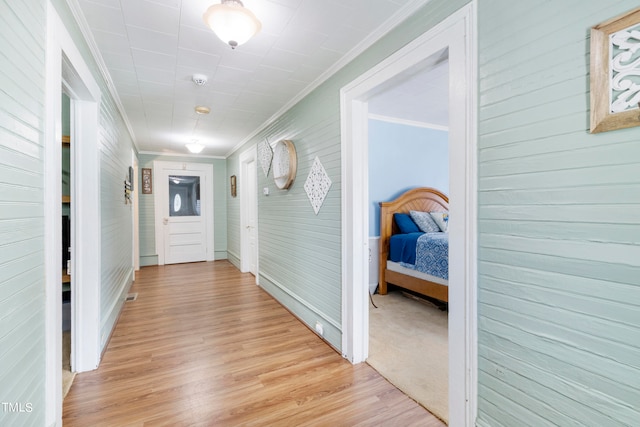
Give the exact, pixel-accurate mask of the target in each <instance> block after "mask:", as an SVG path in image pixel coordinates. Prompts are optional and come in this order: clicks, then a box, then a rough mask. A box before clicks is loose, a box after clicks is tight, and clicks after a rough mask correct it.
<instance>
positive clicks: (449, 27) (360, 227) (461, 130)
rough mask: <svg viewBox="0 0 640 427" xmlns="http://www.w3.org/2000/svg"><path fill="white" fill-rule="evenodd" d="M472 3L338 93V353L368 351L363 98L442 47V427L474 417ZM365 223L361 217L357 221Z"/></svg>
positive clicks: (358, 355)
mask: <svg viewBox="0 0 640 427" xmlns="http://www.w3.org/2000/svg"><path fill="white" fill-rule="evenodd" d="M476 16H477V14H476V2H475V0H472V1H471V3H470V4H468V5H467V6H464V7H463V8H461V9H460V10H458V11H457V12H455V13H453V14H452V15H450V16H449V17H448V18H446V19H445V20H444V21H442V22H441V23H439V24H438V25H436V26H435V27H434V28H432V29H431V30H429V31H427V32H426V33H424V34H423V35H421V36H419V37H418V38H417V39H415V40H414V41H412V42H411V43H409V44H407V45H406V46H405V47H403V48H402V49H400V50H399V51H397V52H396V53H395V54H393V55H391V56H390V57H388V58H387V59H385V60H384V61H382V62H380V63H379V64H378V65H376V66H375V67H373V68H372V69H371V70H369V71H367V72H366V73H364V74H362V75H361V76H360V77H358V78H357V79H355V80H354V81H353V82H352V83H350V84H348V85H346V86H345V87H344V88H343V89H342V90H341V91H340V107H341V112H340V114H341V135H342V141H341V145H342V177H343V192H342V224H343V228H342V229H343V231H342V241H343V244H342V319H343V321H342V352H343V355H344V357H345V358H347V359H348V360H350V361H351V362H352V363H360V362H363V361H365V360H366V358H367V356H368V351H369V310H368V304H369V299H368V291H369V290H368V279H367V277H368V238H369V236H368V223H369V222H368V191H367V189H368V129H367V128H368V105H367V100H368V98H369V97H370V96H371V95H373V94H374V93H375V90H376V89H377V88H379V87H381V85H383V84H384V83H385V82H387V81H389V79H391V78H393V77H394V76H396V75H398V74H399V73H401V72H403V71H404V70H407V69H409V68H411V67H413V66H415V65H416V64H418V63H420V62H422V61H424V60H425V59H427V58H429V57H430V56H432V55H433V54H435V53H436V52H438V51H441V50H442V49H445V48H448V49H449V98H450V99H449V105H450V107H449V108H450V114H449V117H450V123H449V129H450V131H449V162H450V165H459V166H457V167H451V166H450V168H449V171H450V172H449V175H450V176H449V182H450V189H449V191H450V201H451V202H450V212H451V217H452V218H454V220H452V221H451V224H450V233H449V234H450V238H449V240H450V242H449V246H450V248H449V252H450V268H449V283H450V284H454V286H451V287H450V288H449V425H454V426H473V425H474V422H475V418H476V413H477V320H476V317H477V314H476V313H477V309H476V301H477V295H476V293H477V290H476V286H477V283H476V282H477V249H476V246H477V244H476V242H477V107H476V93H477V83H476V82H477V36H476ZM363 219H364V220H363Z"/></svg>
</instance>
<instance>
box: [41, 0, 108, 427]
mask: <svg viewBox="0 0 640 427" xmlns="http://www.w3.org/2000/svg"><path fill="white" fill-rule="evenodd" d="M46 82H47V84H46V87H47V91H46V99H45V102H46V108H45V111H46V112H47V114H46V125H45V126H46V132H45V135H44V147H45V154H44V169H45V179H44V194H45V196H44V212H45V213H46V214H45V219H44V223H45V224H44V225H45V248H44V253H45V290H46V314H45V316H46V322H45V323H46V326H45V330H46V339H45V342H46V350H45V358H46V365H45V388H46V393H45V396H46V413H45V418H46V422H45V423H46V424H47V425H54V424H59V423H60V420H61V418H62V371H61V369H60V367H61V366H62V327H61V324H62V298H61V295H62V280H61V277H60V273H61V268H60V267H61V265H62V253H61V252H62V251H61V248H62V225H61V220H60V219H61V217H62V204H61V200H62V174H61V169H62V168H61V161H62V155H61V153H62V150H61V149H60V144H61V141H62V123H61V120H62V112H61V106H62V93H63V92H64V93H66V94H67V95H68V96H69V98H70V99H71V101H70V117H71V118H72V120H71V125H70V132H69V133H70V139H71V151H72V153H71V156H70V169H71V173H72V174H73V176H74V177H73V182H74V185H73V188H71V192H70V198H71V200H72V201H73V203H72V204H71V206H70V216H71V218H74V223H73V226H72V233H71V242H70V244H71V250H72V253H71V258H72V260H73V262H72V264H71V277H73V279H72V281H71V285H70V288H71V295H72V299H71V310H70V315H71V351H70V353H71V367H72V369H73V371H75V372H83V371H88V370H92V369H95V368H96V367H97V366H98V364H99V362H100V350H101V347H100V344H101V341H100V316H99V313H100V283H101V280H100V275H101V267H100V258H101V253H100V249H101V245H100V231H101V227H100V163H99V160H100V156H99V146H98V128H99V126H98V117H99V111H100V108H99V107H100V99H101V92H100V89H99V87H98V85H97V84H96V82H95V79H94V78H93V75H92V74H91V71H90V70H89V68H88V66H87V65H86V63H85V62H84V59H83V57H82V55H81V54H80V52H79V50H78V49H77V47H76V46H75V44H74V42H73V39H72V38H71V36H70V35H69V33H68V32H67V30H66V28H65V26H64V24H63V23H62V20H61V19H60V17H59V16H58V14H57V12H56V11H55V8H53V6H51V5H50V4H49V6H48V7H47V47H46Z"/></svg>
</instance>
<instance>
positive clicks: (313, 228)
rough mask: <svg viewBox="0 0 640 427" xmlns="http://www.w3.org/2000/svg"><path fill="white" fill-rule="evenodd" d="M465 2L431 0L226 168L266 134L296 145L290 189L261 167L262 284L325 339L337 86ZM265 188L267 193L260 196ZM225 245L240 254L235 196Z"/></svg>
mask: <svg viewBox="0 0 640 427" xmlns="http://www.w3.org/2000/svg"><path fill="white" fill-rule="evenodd" d="M464 4H466V1H444V0H433V1H431V2H429V3H428V4H427V5H426V6H424V7H423V8H421V9H420V10H419V11H418V12H416V13H415V14H414V15H412V16H411V17H410V18H408V19H407V20H406V21H405V22H404V23H403V24H402V25H400V26H399V27H397V28H396V29H394V30H393V31H391V32H390V33H389V34H387V35H386V36H385V37H384V38H382V39H381V40H379V41H378V42H377V43H375V44H374V45H373V46H372V47H370V48H369V49H367V50H366V51H365V52H363V53H362V54H361V55H360V56H358V58H356V59H355V60H354V61H352V62H351V63H349V64H348V65H346V66H345V67H343V68H342V69H341V70H340V71H338V72H337V73H336V74H335V75H333V76H332V77H331V78H330V79H329V80H327V81H326V82H324V83H323V84H322V85H321V86H319V87H318V88H317V89H315V90H314V91H313V92H312V93H310V94H309V95H308V96H306V97H305V98H304V99H303V100H301V101H300V102H299V103H298V104H296V105H295V106H294V107H293V108H291V109H290V110H289V111H287V112H286V113H285V114H283V115H282V116H280V117H278V118H277V119H276V120H275V121H274V122H273V123H272V124H271V125H270V126H269V127H268V128H267V129H265V130H264V131H262V132H260V133H259V134H258V135H256V137H255V138H253V139H252V140H251V141H249V142H247V144H246V145H245V146H243V147H242V148H241V149H239V150H237V151H236V152H235V153H234V154H233V155H231V156H230V157H229V158H228V159H227V169H228V171H229V174H234V173H236V174H237V172H238V157H239V155H240V153H241V152H242V151H243V150H245V149H246V148H248V147H249V146H251V145H255V144H256V143H257V142H258V141H260V140H263V139H264V138H268V140H269V141H270V142H271V143H272V144H275V142H277V141H278V140H280V139H290V140H292V141H293V142H294V144H295V145H296V150H297V156H298V173H297V177H296V180H295V182H294V183H293V185H292V187H291V188H290V189H289V190H288V191H285V190H278V189H277V188H276V187H275V185H274V183H273V177H272V174H271V173H270V174H269V176H268V177H265V176H264V174H263V173H262V170H261V169H260V168H259V170H258V191H259V193H260V196H259V198H258V228H259V231H258V236H259V238H258V240H259V282H260V285H261V286H262V287H264V288H265V289H266V290H267V291H268V292H269V293H271V294H272V295H274V296H275V297H276V298H277V299H278V300H279V301H280V302H281V303H283V304H284V305H285V306H286V307H287V308H288V309H289V310H291V311H292V312H293V313H294V314H296V315H297V316H298V317H299V318H300V319H302V320H303V321H304V322H305V323H307V324H308V325H310V326H311V327H314V325H315V322H316V321H320V322H321V323H323V324H324V331H325V339H326V340H327V341H328V342H329V343H330V344H332V345H333V346H334V347H336V348H338V349H340V347H341V345H342V344H341V339H342V337H341V335H342V332H341V323H342V320H341V298H342V283H341V256H342V255H341V250H342V249H341V220H340V209H341V207H340V203H341V201H340V197H341V196H340V194H341V176H340V173H341V172H340V170H341V163H340V162H341V159H340V156H341V154H340V152H341V148H340V89H341V88H342V87H343V86H345V85H346V84H348V83H350V82H351V81H353V80H354V79H355V78H357V77H358V76H360V75H361V74H362V73H364V72H366V71H367V70H369V69H370V68H371V67H373V66H374V65H376V64H377V63H379V62H380V61H382V60H383V59H384V58H386V57H388V56H389V55H391V54H392V53H394V52H395V51H397V50H398V49H400V48H401V47H403V46H404V45H406V44H407V43H408V42H410V41H411V40H413V39H415V38H416V37H418V36H419V35H421V34H423V33H424V32H426V31H427V30H429V29H430V28H432V27H433V26H434V25H436V24H437V23H438V22H440V21H442V19H444V18H445V17H447V16H448V15H450V14H451V13H452V12H454V11H455V10H457V9H459V8H460V7H461V6H463V5H464ZM316 156H318V157H319V158H320V161H321V162H322V164H323V165H324V167H325V169H326V171H327V174H328V175H329V177H330V178H331V180H332V182H333V184H332V186H331V189H330V191H329V194H328V196H327V198H326V199H325V201H324V205H323V206H322V209H321V210H320V212H319V214H318V215H315V214H314V212H313V209H312V207H311V205H310V203H309V200H308V198H307V195H306V193H305V192H304V188H303V186H304V182H305V180H306V178H307V175H308V174H309V170H310V168H311V165H312V163H313V160H314V158H315V157H316ZM264 187H267V188H269V190H270V195H269V196H263V195H262V194H261V192H262V189H263V188H264ZM227 201H228V212H229V237H228V241H229V251H230V253H233V254H239V253H240V252H239V251H240V226H239V225H240V222H239V204H240V200H239V198H236V199H231V198H230V197H229V198H228V199H227Z"/></svg>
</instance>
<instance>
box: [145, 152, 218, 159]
mask: <svg viewBox="0 0 640 427" xmlns="http://www.w3.org/2000/svg"><path fill="white" fill-rule="evenodd" d="M138 154H144V155H147V156H164V157H189V158H192V159H217V160H226V158H227V157H226V156H209V155H206V154H184V153H162V152H160V151H139V152H138Z"/></svg>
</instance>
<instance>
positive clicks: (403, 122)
mask: <svg viewBox="0 0 640 427" xmlns="http://www.w3.org/2000/svg"><path fill="white" fill-rule="evenodd" d="M369 119H371V120H377V121H379V122H387V123H395V124H398V125H405V126H413V127H418V128H426V129H433V130H443V131H445V132H449V126H442V125H436V124H434V123H428V122H421V121H417V120H406V119H399V118H397V117H391V116H383V115H381V114H369Z"/></svg>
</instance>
